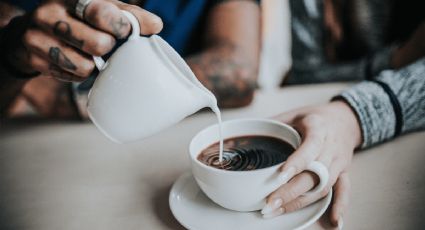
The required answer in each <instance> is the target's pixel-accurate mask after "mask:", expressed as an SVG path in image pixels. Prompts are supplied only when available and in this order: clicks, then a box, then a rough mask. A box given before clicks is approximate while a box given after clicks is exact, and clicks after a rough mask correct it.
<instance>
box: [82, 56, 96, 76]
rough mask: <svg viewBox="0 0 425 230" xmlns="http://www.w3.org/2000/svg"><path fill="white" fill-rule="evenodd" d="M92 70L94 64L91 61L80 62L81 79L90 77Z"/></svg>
mask: <svg viewBox="0 0 425 230" xmlns="http://www.w3.org/2000/svg"><path fill="white" fill-rule="evenodd" d="M93 70H94V63H93V62H92V61H89V60H86V61H83V62H81V77H88V76H90V74H91V72H92V71H93Z"/></svg>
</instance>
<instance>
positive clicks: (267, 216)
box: [263, 208, 283, 219]
mask: <svg viewBox="0 0 425 230" xmlns="http://www.w3.org/2000/svg"><path fill="white" fill-rule="evenodd" d="M282 214H283V208H279V209H277V210H275V211H274V212H272V213H269V214H265V215H263V218H264V219H270V218H273V217H276V216H280V215H282Z"/></svg>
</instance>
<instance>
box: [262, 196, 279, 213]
mask: <svg viewBox="0 0 425 230" xmlns="http://www.w3.org/2000/svg"><path fill="white" fill-rule="evenodd" d="M282 203H283V201H282V199H280V198H277V199H274V200H272V202H270V203H267V204H266V205H265V206H264V208H263V209H262V210H261V214H263V215H265V214H270V213H272V212H273V211H275V210H276V209H277V208H279V207H280V206H282Z"/></svg>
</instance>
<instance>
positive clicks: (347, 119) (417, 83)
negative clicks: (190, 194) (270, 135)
mask: <svg viewBox="0 0 425 230" xmlns="http://www.w3.org/2000/svg"><path fill="white" fill-rule="evenodd" d="M424 4H425V3H424V2H423V1H410V0H403V1H400V0H391V1H387V0H317V1H314V0H291V1H290V7H291V12H292V22H291V23H292V39H293V40H292V57H293V67H292V71H291V72H290V74H289V75H288V78H287V79H286V80H285V82H284V83H285V84H306V83H318V82H330V81H361V82H360V83H358V84H356V85H354V86H353V87H351V88H349V89H347V90H345V91H343V92H342V93H341V94H340V95H337V96H335V97H334V98H333V99H332V100H331V102H329V103H327V104H324V105H318V106H310V107H304V108H300V109H296V110H293V111H289V112H285V113H282V114H279V115H277V116H276V117H275V119H277V120H279V121H281V122H284V123H288V124H291V125H292V126H294V127H295V128H296V129H297V130H298V131H299V132H300V134H301V135H302V138H303V141H302V144H301V146H300V147H299V149H298V150H297V151H296V152H295V153H294V154H292V155H291V156H290V157H289V158H288V160H287V162H286V163H285V165H284V166H283V167H282V169H281V170H282V174H283V175H285V177H286V178H288V180H289V181H288V183H286V184H284V185H283V186H281V187H280V188H279V189H277V190H276V191H275V192H273V193H272V194H270V195H269V197H268V200H267V204H266V206H265V207H264V209H263V210H262V214H263V215H264V217H265V218H272V217H275V216H278V215H281V214H283V213H287V212H292V211H295V210H297V209H300V208H303V207H305V206H307V205H309V204H311V203H313V202H315V201H317V200H318V199H320V198H322V197H324V196H326V195H327V194H328V193H329V191H330V190H331V189H332V188H333V189H334V198H333V205H332V209H331V212H330V219H331V222H332V223H333V225H334V226H335V227H338V228H339V229H341V228H342V225H343V216H344V212H345V211H346V210H347V207H348V199H349V192H350V183H349V178H348V175H347V171H348V168H349V166H350V163H351V160H352V157H353V153H354V151H355V150H358V149H364V148H369V147H372V146H374V145H376V144H379V143H383V142H385V141H388V140H392V139H394V138H396V137H398V136H400V135H401V134H404V133H408V132H412V131H416V130H424V129H425V43H424V41H425V14H423V12H422V10H423V9H424ZM314 160H316V161H319V162H321V163H323V164H324V165H325V166H326V167H327V168H328V171H329V175H330V180H329V183H328V186H327V187H326V189H324V190H323V191H322V193H321V194H319V195H316V196H302V194H304V193H305V192H307V191H309V190H310V189H312V188H313V187H314V186H315V184H317V178H316V176H314V174H311V173H309V172H303V171H304V169H305V168H306V166H307V165H308V164H309V163H310V162H311V161H314Z"/></svg>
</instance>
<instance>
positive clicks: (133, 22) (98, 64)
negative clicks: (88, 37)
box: [93, 10, 140, 71]
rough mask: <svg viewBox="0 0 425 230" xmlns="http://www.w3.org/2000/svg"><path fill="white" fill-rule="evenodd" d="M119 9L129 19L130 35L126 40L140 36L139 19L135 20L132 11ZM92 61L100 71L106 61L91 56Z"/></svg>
mask: <svg viewBox="0 0 425 230" xmlns="http://www.w3.org/2000/svg"><path fill="white" fill-rule="evenodd" d="M121 11H122V12H123V14H124V15H125V16H126V17H127V18H128V20H129V21H130V24H131V28H132V32H131V34H130V36H129V37H128V40H134V39H136V38H138V37H139V36H140V24H139V21H138V20H137V18H136V16H134V15H133V14H132V13H130V12H128V11H126V10H121ZM93 61H94V64H95V65H96V67H97V69H98V70H99V71H102V70H103V69H105V67H106V62H105V60H103V58H102V57H99V56H93Z"/></svg>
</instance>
